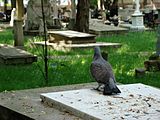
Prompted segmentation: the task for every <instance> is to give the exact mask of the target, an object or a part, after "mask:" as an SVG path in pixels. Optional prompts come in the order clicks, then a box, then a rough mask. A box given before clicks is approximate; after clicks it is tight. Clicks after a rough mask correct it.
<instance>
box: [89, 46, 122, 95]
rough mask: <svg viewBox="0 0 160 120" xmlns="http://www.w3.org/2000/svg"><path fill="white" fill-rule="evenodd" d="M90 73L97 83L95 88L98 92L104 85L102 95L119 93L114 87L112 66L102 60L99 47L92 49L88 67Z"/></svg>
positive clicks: (115, 86)
mask: <svg viewBox="0 0 160 120" xmlns="http://www.w3.org/2000/svg"><path fill="white" fill-rule="evenodd" d="M90 72H91V75H92V77H93V78H94V79H95V80H96V81H97V82H98V87H97V88H95V89H96V90H100V87H101V86H102V85H104V88H103V94H104V95H112V94H117V93H121V91H120V90H119V89H118V87H117V85H116V80H115V76H114V74H113V70H112V66H111V65H110V63H109V62H108V61H106V60H105V59H103V57H102V55H101V51H100V47H95V48H94V57H93V61H92V63H91V66H90Z"/></svg>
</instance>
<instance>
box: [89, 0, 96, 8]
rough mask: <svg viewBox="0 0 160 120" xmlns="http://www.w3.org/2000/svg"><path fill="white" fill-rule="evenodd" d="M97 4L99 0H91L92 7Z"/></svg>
mask: <svg viewBox="0 0 160 120" xmlns="http://www.w3.org/2000/svg"><path fill="white" fill-rule="evenodd" d="M96 6H97V0H90V8H93V9H94V8H95V7H96Z"/></svg>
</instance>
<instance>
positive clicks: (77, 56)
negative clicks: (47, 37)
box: [0, 30, 160, 91]
mask: <svg viewBox="0 0 160 120" xmlns="http://www.w3.org/2000/svg"><path fill="white" fill-rule="evenodd" d="M36 40H39V38H38V37H34V38H28V37H26V38H25V47H26V48H27V50H28V51H30V52H32V53H33V54H36V55H38V56H39V59H38V62H37V63H33V64H32V65H7V66H6V65H0V91H4V90H17V89H28V88H37V87H43V86H45V80H44V77H43V74H42V71H43V70H44V62H43V60H42V57H41V56H42V52H43V50H42V49H41V48H35V47H33V46H31V45H30V43H31V41H36ZM97 41H105V42H120V43H122V47H121V48H118V49H103V51H106V52H108V53H109V62H110V63H111V64H112V66H113V70H114V72H115V75H116V79H117V81H118V82H121V83H124V84H128V83H137V82H138V83H139V82H141V83H144V84H148V85H151V86H155V87H159V88H160V72H154V73H152V72H150V73H147V74H146V75H145V76H144V77H143V78H135V76H134V70H135V68H141V67H144V65H143V62H144V61H145V60H147V59H148V58H149V56H150V55H151V54H152V53H153V52H154V51H155V44H156V32H149V31H148V32H134V33H128V34H126V35H118V36H117V35H114V36H110V37H104V38H98V39H97ZM0 43H6V44H12V45H13V35H12V30H6V31H3V32H0ZM49 56H51V57H50V59H49V69H48V70H49V83H48V86H57V85H66V84H77V83H86V82H92V81H94V80H93V79H92V78H91V76H90V72H89V67H90V63H91V61H92V57H93V50H92V49H77V50H72V51H70V52H57V51H54V50H51V49H49Z"/></svg>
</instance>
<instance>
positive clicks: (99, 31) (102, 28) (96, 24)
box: [89, 19, 128, 37]
mask: <svg viewBox="0 0 160 120" xmlns="http://www.w3.org/2000/svg"><path fill="white" fill-rule="evenodd" d="M89 32H90V33H92V34H96V35H97V36H98V37H99V36H107V35H113V34H119V33H127V32H128V29H127V28H122V27H118V26H114V25H106V24H104V23H103V22H102V21H101V22H100V21H99V20H96V19H91V20H90V23H89Z"/></svg>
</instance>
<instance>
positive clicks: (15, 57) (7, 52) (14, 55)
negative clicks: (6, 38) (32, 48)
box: [0, 44, 37, 64]
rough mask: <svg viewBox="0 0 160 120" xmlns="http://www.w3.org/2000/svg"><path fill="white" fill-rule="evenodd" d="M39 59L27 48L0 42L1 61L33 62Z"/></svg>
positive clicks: (14, 62) (15, 62)
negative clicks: (26, 49)
mask: <svg viewBox="0 0 160 120" xmlns="http://www.w3.org/2000/svg"><path fill="white" fill-rule="evenodd" d="M36 61H37V56H36V55H33V54H31V53H29V52H27V51H25V50H22V49H18V48H16V47H13V46H11V45H7V44H0V63H3V64H19V63H23V64H24V63H33V62H36Z"/></svg>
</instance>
